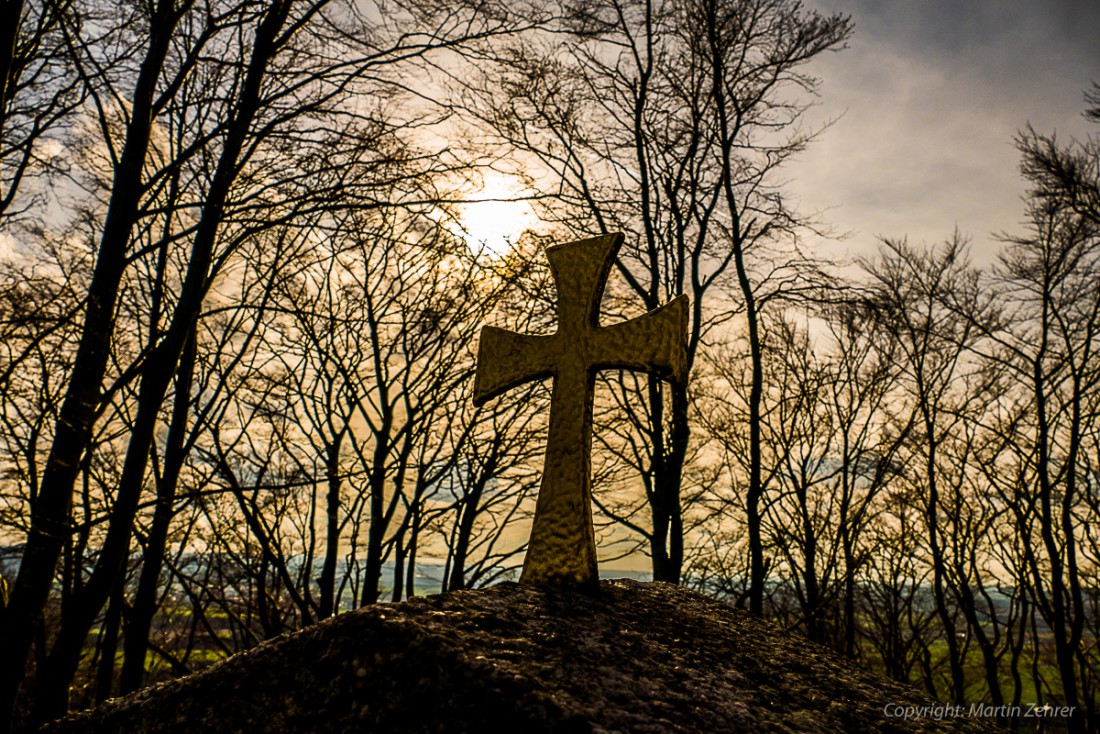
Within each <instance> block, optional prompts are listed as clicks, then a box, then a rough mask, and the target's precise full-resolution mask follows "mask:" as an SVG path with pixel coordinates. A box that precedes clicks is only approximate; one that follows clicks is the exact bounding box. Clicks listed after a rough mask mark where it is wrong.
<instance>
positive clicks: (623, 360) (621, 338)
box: [588, 296, 688, 385]
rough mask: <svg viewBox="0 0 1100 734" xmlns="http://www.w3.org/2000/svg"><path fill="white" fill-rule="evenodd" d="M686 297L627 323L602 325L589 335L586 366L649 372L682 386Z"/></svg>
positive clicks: (685, 373) (685, 338) (684, 360)
mask: <svg viewBox="0 0 1100 734" xmlns="http://www.w3.org/2000/svg"><path fill="white" fill-rule="evenodd" d="M687 321H688V297H687V296H678V297H677V298H676V299H674V300H672V301H670V302H669V303H666V304H665V305H664V306H661V307H660V308H658V309H655V310H653V311H650V312H649V313H647V314H645V315H644V316H639V317H638V318H636V319H631V320H630V321H622V322H620V323H617V324H611V325H610V326H604V327H602V328H600V329H599V330H597V331H595V332H594V333H593V334H592V337H591V341H590V344H589V355H588V358H589V364H590V365H591V367H592V368H593V369H607V368H618V369H625V370H637V371H639V372H653V373H656V374H657V375H659V376H660V377H665V378H669V379H672V380H673V381H675V382H677V383H679V384H681V385H682V384H683V383H684V379H685V378H686V376H687V343H686V340H687Z"/></svg>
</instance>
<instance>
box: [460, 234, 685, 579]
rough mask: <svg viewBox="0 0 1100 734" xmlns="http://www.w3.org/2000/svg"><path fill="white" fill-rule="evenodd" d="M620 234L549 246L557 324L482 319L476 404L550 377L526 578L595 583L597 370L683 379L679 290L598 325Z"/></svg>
mask: <svg viewBox="0 0 1100 734" xmlns="http://www.w3.org/2000/svg"><path fill="white" fill-rule="evenodd" d="M622 239H623V236H622V235H621V234H613V235H606V236H604V237H594V238H592V239H588V240H582V241H580V242H571V243H568V244H564V245H557V246H554V247H548V248H547V249H546V257H547V259H548V260H549V261H550V271H551V273H552V274H553V276H554V283H555V284H556V286H557V290H558V330H557V332H556V333H554V334H553V335H551V336H529V335H524V334H516V333H514V332H510V331H505V330H504V329H497V328H494V327H491V326H487V327H485V328H484V329H483V330H482V332H481V342H480V344H479V346H478V358H477V362H478V364H477V377H476V379H475V382H474V403H475V404H477V405H481V404H482V403H484V402H485V401H487V400H489V399H491V398H492V397H494V396H496V395H500V394H501V393H503V392H505V391H506V390H509V389H511V388H513V387H516V386H517V385H521V384H523V383H524V382H527V381H529V380H535V379H539V378H544V377H553V379H554V387H553V392H552V395H551V399H550V434H549V436H548V438H547V443H546V461H545V465H544V468H543V474H542V486H541V487H540V489H539V497H538V502H537V504H536V506H535V521H534V525H533V527H532V529H531V542H530V545H529V546H528V550H527V556H526V559H525V561H524V566H523V574H522V576H521V577H520V580H521V581H522V582H524V583H534V584H552V585H557V586H578V587H594V586H595V585H596V583H597V580H598V574H597V570H596V543H595V539H594V536H593V531H592V486H591V481H592V479H591V473H592V470H591V457H590V449H591V441H592V390H593V383H594V380H595V375H596V372H597V370H600V369H608V368H619V369H630V370H638V371H644V372H653V373H655V374H658V375H660V376H663V377H670V378H672V379H674V380H678V381H681V382H682V381H683V379H684V376H685V374H684V373H685V371H686V359H687V357H686V339H687V316H688V301H687V296H680V297H679V298H677V299H675V300H673V301H672V302H671V303H668V304H667V305H665V306H662V307H661V308H658V309H656V310H654V311H651V312H649V313H647V314H645V315H644V316H641V317H639V318H636V319H632V320H630V321H624V322H622V323H618V324H613V325H611V326H607V327H603V328H601V327H600V326H599V311H600V299H601V298H602V296H603V290H604V285H605V284H606V283H607V275H608V273H609V271H610V269H611V264H612V262H613V261H614V258H615V252H616V251H617V250H618V249H619V245H620V244H622Z"/></svg>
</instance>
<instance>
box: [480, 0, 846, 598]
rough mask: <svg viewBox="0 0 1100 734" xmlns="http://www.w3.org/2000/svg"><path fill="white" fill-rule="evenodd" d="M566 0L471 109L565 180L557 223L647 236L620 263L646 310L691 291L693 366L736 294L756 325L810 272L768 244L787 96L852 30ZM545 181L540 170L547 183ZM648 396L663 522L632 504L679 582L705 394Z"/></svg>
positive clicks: (654, 549)
mask: <svg viewBox="0 0 1100 734" xmlns="http://www.w3.org/2000/svg"><path fill="white" fill-rule="evenodd" d="M563 9H564V12H563V14H562V15H563V19H562V21H561V23H560V24H559V25H558V26H557V27H556V29H555V30H556V33H555V34H554V35H552V36H545V37H543V38H542V40H541V41H540V40H539V39H535V40H533V41H531V42H529V43H525V44H522V45H513V46H508V47H506V48H503V49H500V50H498V53H497V54H496V56H497V58H498V60H499V62H501V63H499V64H498V65H496V66H494V67H493V70H492V74H491V79H492V81H491V82H483V83H482V85H481V86H480V87H479V86H478V85H477V84H476V83H466V84H464V85H463V93H464V94H465V97H464V99H463V105H464V107H465V108H466V110H467V112H470V113H471V114H472V115H473V116H474V117H476V118H477V119H478V120H479V122H480V123H482V124H484V125H485V126H486V127H487V128H488V129H490V130H491V131H492V134H493V135H494V136H495V138H496V139H497V140H499V141H500V142H502V143H503V144H505V145H506V146H508V147H510V148H511V149H514V150H516V151H518V152H519V154H520V155H522V156H524V157H527V158H530V159H533V166H532V168H533V170H534V171H539V172H540V174H541V173H544V172H547V171H548V172H550V174H551V175H552V176H553V178H554V180H555V181H556V184H555V186H556V191H555V192H554V194H553V196H552V197H549V198H546V199H544V201H543V203H544V204H545V207H544V209H543V216H544V218H545V219H547V220H548V221H552V222H556V223H559V224H560V225H562V227H563V229H564V230H568V231H570V232H571V233H591V234H603V233H607V232H611V231H615V230H623V231H627V232H632V233H638V234H637V237H628V239H627V241H626V243H625V245H624V247H623V249H622V251H621V253H620V255H619V258H618V262H617V271H618V274H619V276H621V278H622V281H623V282H624V283H625V289H626V290H625V292H626V293H629V294H630V297H631V298H634V299H641V302H642V304H643V305H644V306H645V308H647V309H652V308H655V307H657V306H658V305H659V304H660V303H662V302H665V301H667V300H669V299H671V298H673V297H675V296H678V295H680V294H683V293H687V294H689V295H690V296H691V297H692V318H691V325H690V330H689V341H688V363H689V365H690V364H693V363H694V362H695V358H696V355H697V353H698V351H699V350H700V348H701V345H702V344H703V342H704V340H705V339H706V338H707V337H708V335H712V332H713V330H715V329H716V328H717V327H718V326H719V325H721V324H723V323H725V322H727V321H728V320H729V319H730V318H732V316H733V314H734V313H735V311H736V306H735V305H734V303H733V302H731V299H730V295H732V294H736V300H737V302H738V303H739V305H740V306H741V308H743V309H744V310H743V313H744V314H745V315H746V318H747V319H748V323H750V324H751V325H752V326H751V327H750V328H756V327H755V324H756V321H757V318H758V312H759V306H760V303H759V301H760V293H759V291H760V289H761V288H764V289H766V290H768V291H769V292H775V291H778V290H783V289H785V288H790V287H791V286H792V285H794V284H795V283H796V282H797V280H798V279H797V276H794V275H793V269H790V268H787V269H784V268H782V267H780V268H776V269H774V270H772V271H771V273H770V274H769V270H768V267H769V265H774V262H773V261H769V263H768V265H764V260H765V258H763V257H761V256H762V254H763V253H762V251H763V250H764V249H765V248H767V247H769V246H771V245H774V244H775V243H776V242H777V241H779V240H781V239H782V238H783V237H784V236H785V235H788V234H790V233H791V231H792V229H793V226H794V224H795V219H794V217H793V216H792V214H791V212H790V211H789V209H788V208H787V207H786V206H785V205H784V202H783V199H782V197H781V196H780V195H779V191H778V189H776V188H773V186H774V184H775V181H774V179H775V173H776V170H777V168H778V167H779V166H780V165H781V164H782V163H783V162H784V161H785V160H786V159H787V158H788V157H789V156H790V155H791V154H793V153H794V152H796V151H798V150H800V149H801V148H802V146H803V145H804V144H805V142H806V141H807V139H806V138H805V137H803V136H801V135H799V134H797V133H795V132H794V130H795V122H796V121H797V120H798V119H799V117H800V115H801V113H802V111H803V107H801V106H799V105H792V104H788V103H787V100H788V95H787V92H788V91H790V90H791V89H794V88H799V89H804V90H806V89H812V88H813V86H814V80H813V79H812V78H811V77H809V76H808V75H806V74H805V73H804V72H803V71H802V70H801V68H800V67H801V66H802V64H803V63H804V62H805V61H807V60H808V59H810V58H812V57H814V56H816V55H818V54H820V53H823V52H824V51H826V50H828V49H831V48H837V47H839V46H841V45H842V44H843V42H844V39H845V38H846V37H847V35H848V32H849V29H850V25H849V23H848V21H847V19H845V18H842V17H840V16H832V17H824V16H820V15H818V14H815V13H807V12H804V11H803V10H802V9H801V8H800V7H799V6H798V5H797V4H795V3H791V2H785V1H782V0H751V1H747V2H694V1H687V0H685V1H683V2H680V1H673V0H670V1H667V2H654V1H652V0H625V1H620V0H609V1H608V2H598V3H595V4H593V3H586V4H584V5H581V4H574V3H565V4H564V5H563ZM463 81H464V82H465V81H466V80H463ZM544 178H545V177H543V178H542V179H535V178H534V174H532V180H531V183H532V185H535V184H536V181H541V180H544ZM543 185H544V184H543ZM753 253H755V254H753ZM757 266H763V267H762V269H760V270H758V269H756V268H757ZM781 272H785V273H786V274H785V275H780V273H781ZM771 276H776V277H774V278H772V279H771V280H770V281H769V278H770V277H771ZM788 276H789V277H791V279H790V280H788V279H787V278H788ZM731 279H732V283H731ZM780 282H782V283H784V285H780ZM765 284H766V285H765ZM614 297H615V296H614V294H611V298H612V299H614ZM619 303H620V304H621V303H622V302H621V301H620V302H619ZM612 310H613V311H621V310H622V307H621V305H620V306H617V307H613V308H612ZM756 357H759V355H756ZM624 384H625V385H626V386H627V389H630V388H629V386H630V385H632V384H634V383H633V382H632V381H627V382H625V383H624ZM620 389H621V388H620ZM631 391H632V392H635V391H633V390H631ZM636 393H637V394H636V395H635V397H634V399H633V400H631V401H629V402H630V403H631V404H634V405H637V404H641V403H642V402H644V403H645V404H646V405H647V406H648V407H647V409H646V410H644V411H642V410H636V411H634V412H633V414H632V416H631V420H632V421H633V422H634V426H633V428H632V430H633V432H634V433H635V434H637V436H638V438H639V439H640V440H639V441H628V442H627V444H626V445H624V446H620V447H619V449H618V450H619V452H620V457H621V458H622V460H624V461H626V462H628V463H629V464H630V465H631V466H633V467H634V470H635V472H636V473H637V474H638V476H640V477H641V478H642V480H643V483H644V485H645V489H646V504H647V509H648V514H649V523H648V527H644V528H643V526H642V525H641V524H639V523H636V522H633V520H631V519H630V518H633V517H634V516H635V514H636V512H634V511H630V510H628V511H626V512H625V513H623V514H621V515H619V517H620V519H623V520H624V521H628V522H631V523H632V525H633V526H634V527H636V528H638V529H640V530H641V533H642V536H643V537H644V538H645V542H646V545H647V546H648V551H649V553H650V555H651V556H652V561H653V570H654V576H655V577H656V578H658V579H662V580H667V581H678V580H679V579H680V575H681V571H682V565H683V560H684V530H685V528H684V518H683V502H682V500H683V498H682V496H681V491H682V490H681V485H682V483H683V479H684V466H685V458H686V457H687V456H688V451H689V442H690V434H691V431H690V417H689V413H690V407H689V406H690V401H689V392H688V390H687V389H686V388H685V387H683V386H681V387H673V388H670V387H668V386H666V385H663V384H662V383H661V382H660V381H658V380H646V381H641V382H640V384H639V388H638V390H637V391H636ZM754 430H756V429H754ZM754 435H756V439H755V442H754V446H756V447H757V448H759V436H758V435H757V434H754ZM635 448H642V449H643V450H642V451H641V452H635V450H634V449H635ZM760 483H761V482H760V477H759V475H758V472H756V473H753V474H752V476H751V481H750V483H749V487H748V489H747V493H748V495H749V497H750V507H754V508H755V507H757V506H758V504H759V495H760ZM754 513H755V514H754ZM750 516H751V517H752V518H755V520H754V523H756V524H755V525H754V526H753V529H751V533H752V535H753V543H752V544H750V545H751V547H752V550H751V552H752V553H753V556H754V559H755V560H754V564H753V569H754V572H753V573H754V575H753V579H754V583H756V580H759V582H760V583H758V584H756V586H754V593H753V595H752V598H753V599H754V600H755V601H754V602H753V604H752V605H751V606H753V609H754V611H756V612H759V610H760V608H759V600H760V598H761V597H760V594H761V593H762V592H761V590H762V586H761V584H762V575H761V574H762V556H761V555H760V553H759V548H758V546H759V543H758V542H757V541H758V540H759V536H758V521H759V513H758V512H756V511H755V510H753V511H751V512H750Z"/></svg>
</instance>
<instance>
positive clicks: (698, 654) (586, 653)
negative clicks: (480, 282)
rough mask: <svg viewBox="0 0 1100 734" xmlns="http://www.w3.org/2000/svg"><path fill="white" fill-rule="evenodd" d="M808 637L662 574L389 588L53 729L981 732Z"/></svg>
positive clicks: (134, 733) (982, 727)
mask: <svg viewBox="0 0 1100 734" xmlns="http://www.w3.org/2000/svg"><path fill="white" fill-rule="evenodd" d="M888 703H896V704H912V705H927V704H930V703H931V701H930V700H929V699H927V698H926V697H924V696H923V695H922V694H921V693H920V692H918V691H916V690H915V689H911V688H908V687H906V686H901V685H899V684H897V683H893V682H891V681H887V680H884V679H882V678H879V677H877V676H875V675H873V674H871V673H869V672H867V671H866V670H863V669H860V668H859V667H857V666H854V665H852V664H850V663H848V662H846V661H844V660H842V659H840V658H839V657H837V656H835V655H833V654H831V653H829V652H828V651H825V650H824V649H821V648H819V647H816V646H814V645H811V644H810V643H808V642H806V641H804V640H803V639H801V638H799V637H797V636H795V635H792V634H786V633H783V632H781V631H780V630H778V629H776V628H775V627H772V626H770V625H767V624H764V623H761V622H758V621H756V620H753V619H751V618H749V617H748V616H747V615H745V614H743V613H742V612H739V611H737V610H734V609H732V608H730V607H728V606H726V605H724V604H721V603H719V602H715V601H713V600H711V599H707V598H705V597H703V596H700V595H698V594H695V593H693V592H690V591H687V590H685V589H681V588H678V587H675V586H671V585H668V584H639V583H634V582H629V581H615V582H604V583H603V584H602V585H601V588H600V591H599V592H598V593H596V594H584V593H581V592H576V591H569V590H564V589H554V588H540V587H533V586H530V585H517V584H501V585H499V586H495V587H492V588H489V589H481V590H476V591H462V592H455V593H450V594H445V595H439V596H432V597H423V598H418V599H414V600H412V601H408V602H403V603H400V604H380V605H375V606H372V607H368V608H365V609H362V610H359V611H356V612H350V613H347V614H342V615H340V616H339V617H336V618H335V619H331V620H328V621H326V622H323V623H321V624H318V625H315V626H313V627H311V628H309V629H306V630H303V631H301V632H299V633H296V634H294V635H289V636H286V637H283V638H279V639H276V640H272V641H270V642H268V643H266V644H264V645H261V646H259V647H257V648H255V649H253V650H252V651H250V652H247V653H244V654H242V655H238V656H236V657H233V658H230V659H229V660H227V661H225V662H223V663H221V664H219V665H216V666H214V667H212V668H210V669H209V670H206V671H204V672H202V673H199V674H196V675H193V676H190V677H188V678H184V679H180V680H178V681H174V682H171V683H167V684H164V685H162V686H159V687H156V688H153V689H150V690H146V691H143V692H140V693H138V694H136V695H134V696H131V697H128V698H125V699H119V700H115V701H110V702H108V703H107V704H104V705H103V706H101V707H99V708H98V709H95V710H93V711H91V712H87V713H84V714H80V715H78V716H75V717H72V718H70V719H67V720H65V721H63V722H58V723H56V724H54V725H53V726H52V727H51V728H49V729H48V731H50V732H58V733H60V732H66V733H68V734H77V733H78V732H126V733H127V734H139V733H142V732H165V733H167V732H180V733H183V734H195V733H196V732H204V733H205V732H212V733H216V732H249V733H252V732H272V733H277V732H375V733H379V734H385V733H389V732H393V733H397V732H401V733H402V734H419V733H420V732H448V733H451V734H467V733H468V734H488V733H490V732H523V733H528V732H530V733H538V732H558V733H566V732H568V733H573V732H622V733H624V734H634V733H637V734H642V733H646V734H662V733H667V732H684V733H687V732H706V733H707V734H723V733H724V732H742V733H745V734H753V733H756V732H776V733H779V732H939V731H957V732H964V731H965V732H982V731H995V729H994V728H993V727H992V725H991V724H990V723H988V722H986V721H983V720H980V719H953V720H947V721H935V720H933V719H929V718H922V719H916V720H910V721H905V720H902V719H900V718H888V717H886V716H885V715H884V714H883V707H884V706H885V705H886V704H888Z"/></svg>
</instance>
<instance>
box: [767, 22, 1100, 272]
mask: <svg viewBox="0 0 1100 734" xmlns="http://www.w3.org/2000/svg"><path fill="white" fill-rule="evenodd" d="M815 7H817V8H818V9H820V10H822V11H823V12H839V13H845V14H850V15H851V16H852V19H853V21H854V23H855V27H856V30H855V35H854V36H853V38H852V41H851V48H849V49H848V50H846V51H843V52H841V53H839V54H831V55H829V56H828V57H825V58H821V59H818V60H815V61H814V62H813V65H812V66H811V67H810V70H811V71H812V73H814V74H815V75H817V76H819V77H820V78H821V80H822V87H821V93H822V97H821V100H820V105H819V106H818V108H817V109H815V110H814V112H813V119H814V120H816V121H818V122H820V121H824V120H826V119H831V118H834V117H837V116H838V115H842V116H841V117H840V119H839V120H837V122H836V123H835V125H834V126H833V127H832V128H831V129H830V130H828V131H827V132H826V133H825V134H824V136H823V137H822V138H821V140H820V141H819V142H817V143H816V144H815V145H814V146H813V147H812V148H811V149H810V150H809V151H807V152H806V153H805V154H804V155H803V156H802V157H801V159H800V160H799V162H797V163H795V164H793V165H792V168H791V170H790V171H789V173H790V176H791V178H792V190H793V191H794V192H795V193H796V194H798V195H800V197H801V199H802V203H803V206H804V207H805V208H807V209H821V208H829V207H831V208H832V210H831V211H830V212H829V213H828V214H827V216H826V219H827V220H828V221H829V222H831V223H832V224H833V225H834V226H835V227H837V228H838V229H840V230H845V231H850V232H852V234H853V237H852V238H851V239H849V240H848V241H847V242H845V243H843V245H842V246H841V250H842V251H847V252H850V253H853V254H864V253H867V252H869V251H872V250H873V249H874V247H875V237H876V236H878V235H882V236H890V237H901V236H908V237H909V238H910V239H911V240H914V241H929V242H931V241H936V240H940V239H943V238H944V237H946V236H948V235H950V233H951V232H952V230H953V229H954V228H955V227H956V226H957V227H958V228H959V229H961V230H962V231H963V232H966V233H969V234H971V235H973V237H974V240H975V249H974V254H975V257H976V259H979V260H981V259H986V258H989V257H991V256H992V255H993V254H994V253H995V251H996V249H997V247H998V245H997V244H996V242H995V241H994V239H993V237H992V235H993V234H994V233H996V232H1005V231H1013V230H1017V229H1018V226H1019V222H1020V220H1021V218H1022V215H1023V209H1022V204H1021V201H1020V197H1021V196H1022V195H1023V193H1024V188H1025V187H1024V184H1023V182H1022V181H1021V180H1020V178H1019V175H1018V172H1017V165H1018V156H1017V153H1016V150H1015V149H1014V148H1013V146H1012V139H1013V136H1014V135H1015V133H1016V132H1017V131H1018V130H1020V129H1021V128H1023V127H1024V126H1025V125H1026V124H1027V123H1029V122H1030V123H1031V124H1032V125H1034V126H1035V128H1036V129H1038V130H1041V131H1057V132H1058V134H1059V135H1060V136H1062V137H1069V136H1074V137H1078V138H1081V137H1084V136H1085V135H1087V134H1089V133H1096V132H1100V130H1096V128H1095V126H1090V125H1089V124H1088V123H1087V122H1086V121H1085V120H1084V119H1083V118H1082V117H1081V111H1082V109H1083V100H1082V92H1083V90H1084V89H1086V88H1087V87H1088V86H1089V84H1090V82H1091V81H1092V80H1096V81H1100V41H1098V35H1100V34H1098V33H1097V31H1098V30H1100V2H1096V0H1088V1H1086V0H1060V1H1057V2H1046V3H1025V2H998V1H995V0H969V1H966V2H961V1H959V0H931V1H927V2H915V1H914V2H875V1H874V0H818V2H816V3H815Z"/></svg>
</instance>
